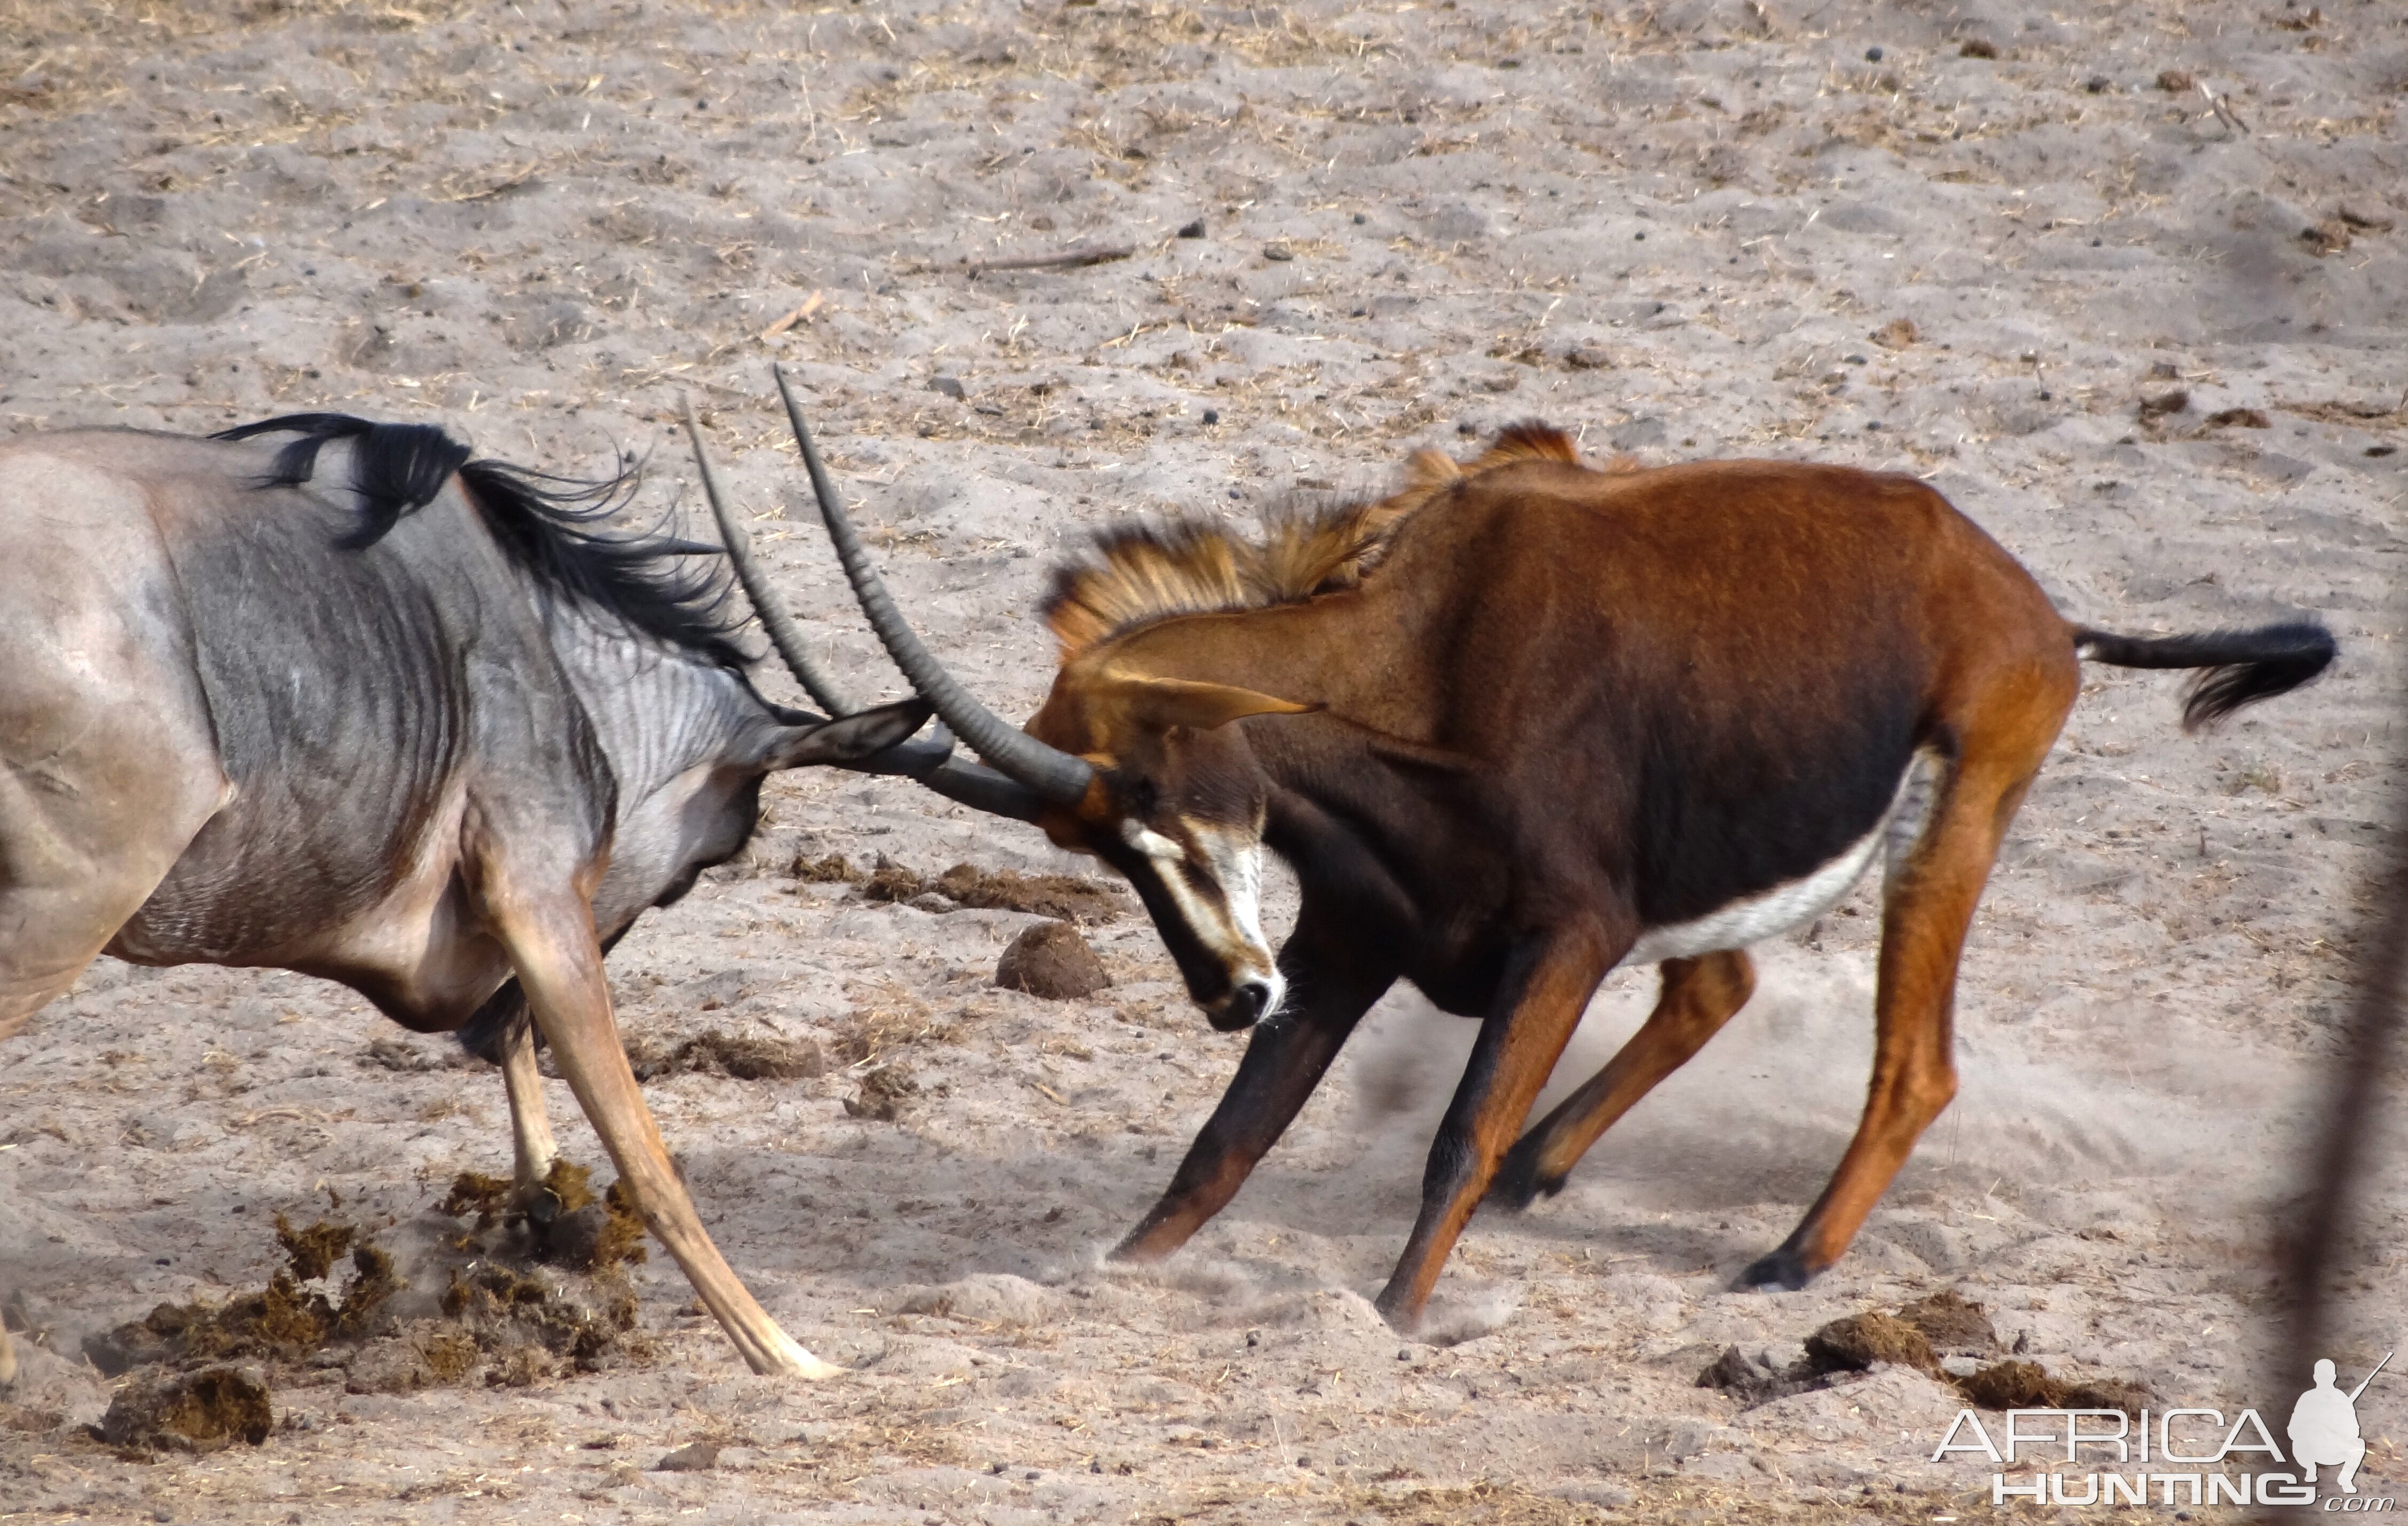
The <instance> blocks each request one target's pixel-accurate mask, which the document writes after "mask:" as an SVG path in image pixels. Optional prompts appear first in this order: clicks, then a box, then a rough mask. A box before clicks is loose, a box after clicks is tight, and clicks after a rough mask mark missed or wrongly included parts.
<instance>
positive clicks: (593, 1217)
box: [435, 1160, 645, 1272]
mask: <svg viewBox="0 0 2408 1526" xmlns="http://www.w3.org/2000/svg"><path fill="white" fill-rule="evenodd" d="M514 1196H515V1192H514V1190H513V1188H512V1186H511V1184H510V1183H509V1181H507V1180H505V1179H504V1178H502V1177H488V1176H485V1175H483V1174H482V1173H481V1172H476V1171H463V1172H461V1173H460V1175H459V1176H457V1177H453V1178H452V1191H451V1192H450V1193H449V1194H447V1195H446V1196H445V1197H444V1199H443V1201H442V1202H441V1203H438V1204H437V1205H436V1207H435V1211H436V1212H437V1213H441V1214H449V1215H450V1216H452V1218H454V1219H467V1218H470V1217H473V1218H475V1219H476V1220H477V1233H478V1234H483V1233H484V1232H486V1231H489V1230H491V1229H493V1228H494V1227H495V1225H496V1224H499V1225H500V1226H501V1227H502V1230H503V1232H504V1234H506V1235H507V1236H509V1238H507V1239H504V1240H501V1241H497V1242H493V1243H480V1242H479V1241H478V1240H477V1239H476V1238H475V1237H474V1236H473V1235H463V1236H461V1237H460V1238H459V1239H458V1240H456V1241H454V1242H453V1243H452V1248H454V1249H456V1250H467V1251H475V1252H478V1253H480V1254H482V1255H486V1256H502V1257H505V1258H506V1259H518V1260H526V1261H539V1262H548V1263H550V1264H552V1265H554V1266H565V1267H566V1268H568V1269H569V1270H571V1271H576V1272H598V1271H603V1270H606V1269H607V1268H609V1267H612V1266H616V1265H618V1264H619V1263H620V1262H640V1261H642V1260H643V1259H644V1257H645V1250H644V1244H643V1240H644V1220H643V1219H642V1217H641V1216H640V1215H638V1213H637V1212H636V1205H635V1204H634V1202H633V1201H632V1200H630V1199H629V1198H628V1196H627V1194H626V1191H625V1190H624V1188H623V1187H622V1186H621V1185H620V1184H619V1183H617V1182H615V1181H614V1182H612V1183H611V1184H610V1187H609V1191H606V1192H604V1193H603V1194H602V1196H601V1198H600V1199H598V1200H597V1199H596V1198H595V1196H594V1186H593V1174H592V1173H591V1172H589V1171H587V1170H586V1169H585V1167H583V1166H581V1165H572V1164H570V1163H569V1162H566V1161H562V1160H555V1161H553V1162H552V1170H551V1172H550V1173H549V1174H547V1175H546V1176H545V1177H544V1178H543V1190H542V1191H539V1192H537V1193H535V1194H534V1195H533V1196H532V1197H530V1198H529V1199H527V1201H525V1202H524V1203H517V1202H514V1201H513V1198H514Z"/></svg>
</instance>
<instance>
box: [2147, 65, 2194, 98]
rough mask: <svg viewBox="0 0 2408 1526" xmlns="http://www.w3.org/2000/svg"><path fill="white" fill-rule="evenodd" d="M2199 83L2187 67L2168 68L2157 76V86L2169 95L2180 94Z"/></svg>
mask: <svg viewBox="0 0 2408 1526" xmlns="http://www.w3.org/2000/svg"><path fill="white" fill-rule="evenodd" d="M2198 83H2199V80H2198V79H2197V78H2195V77H2194V76H2193V75H2192V74H2191V73H2190V71H2189V70H2187V69H2168V70H2166V71H2165V72H2164V73H2162V74H2160V75H2158V76H2157V88H2158V89H2159V90H2161V91H2164V92H2165V93H2167V94H2169V95H2179V94H2181V93H2183V92H2184V91H2186V90H2188V89H2190V88H2191V87H2192V86H2193V85H2196V84H2198Z"/></svg>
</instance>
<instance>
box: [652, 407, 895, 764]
mask: <svg viewBox="0 0 2408 1526" xmlns="http://www.w3.org/2000/svg"><path fill="white" fill-rule="evenodd" d="M679 401H680V402H681V403H682V404H684V406H685V433H686V438H688V439H690V440H692V441H693V442H694V464H695V466H696V467H697V468H699V469H700V471H701V473H702V493H703V496H704V497H706V498H708V499H710V517H711V518H712V519H713V520H715V521H718V523H719V539H720V542H721V544H722V545H724V546H725V547H726V549H727V561H728V563H729V565H731V566H733V567H734V568H735V569H736V580H737V582H738V583H739V584H741V585H742V586H743V589H744V596H745V597H746V598H748V599H750V600H752V601H753V613H754V614H755V615H758V616H759V617H760V618H761V628H762V629H763V630H765V631H767V632H768V633H769V644H770V645H771V646H773V647H775V648H777V649H778V655H779V656H780V657H781V658H783V659H784V660H785V663H786V670H787V671H788V672H790V673H792V674H793V675H794V676H795V677H796V681H797V682H799V683H800V684H801V685H802V686H803V688H804V689H806V690H807V691H809V692H810V696H811V699H812V701H813V702H814V703H816V704H817V705H818V706H819V707H820V708H821V709H823V710H825V711H826V712H827V713H828V714H830V715H832V716H848V715H851V714H853V712H854V711H855V710H857V709H859V708H860V707H861V706H857V705H855V704H853V701H851V700H849V699H847V698H845V697H844V692H843V691H841V690H839V689H838V688H837V687H836V685H834V684H832V683H830V682H828V680H827V675H825V674H824V673H822V672H821V671H820V669H819V664H818V663H814V662H812V661H811V654H810V649H809V648H807V647H806V646H804V644H803V633H802V629H801V627H799V626H797V625H796V623H795V617H794V616H793V615H792V614H791V613H789V612H788V611H787V608H786V601H785V600H783V599H781V598H780V597H778V591H777V590H776V589H774V588H772V587H770V586H769V574H768V572H767V569H766V568H764V567H763V566H762V565H761V560H760V558H758V557H756V556H754V555H753V537H752V536H751V535H747V534H746V533H745V530H744V527H743V526H742V525H740V524H738V523H737V522H736V516H735V515H734V514H732V513H730V512H729V511H728V507H727V499H726V497H725V495H724V494H723V493H722V492H720V491H719V472H718V470H717V468H715V467H713V466H712V465H711V464H710V451H709V450H708V449H705V448H704V446H703V443H702V424H701V421H698V420H697V419H695V416H694V396H693V394H692V393H688V394H686V395H685V396H683V397H681V399H679Z"/></svg>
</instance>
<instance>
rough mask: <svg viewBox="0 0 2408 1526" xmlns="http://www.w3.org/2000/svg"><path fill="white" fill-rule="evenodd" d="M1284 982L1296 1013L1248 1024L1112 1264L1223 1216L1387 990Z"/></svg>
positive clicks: (1164, 1250) (1142, 1255)
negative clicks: (1172, 1168) (1238, 1056)
mask: <svg viewBox="0 0 2408 1526" xmlns="http://www.w3.org/2000/svg"><path fill="white" fill-rule="evenodd" d="M1282 963H1283V964H1284V963H1287V962H1286V961H1285V960H1283V961H1282ZM1291 978H1292V980H1293V981H1294V983H1295V985H1296V986H1297V987H1298V988H1300V989H1301V990H1302V991H1303V992H1304V1002H1303V1005H1302V1006H1300V1007H1299V1008H1297V1009H1296V1010H1295V1011H1293V1012H1291V1013H1287V1014H1274V1015H1273V1016H1271V1017H1270V1018H1268V1019H1266V1020H1263V1021H1262V1022H1261V1023H1259V1024H1257V1025H1256V1027H1255V1029H1254V1035H1253V1036H1252V1037H1251V1038H1250V1039H1248V1040H1247V1043H1246V1057H1245V1058H1244V1059H1243V1060H1240V1062H1238V1074H1237V1076H1236V1077H1234V1078H1232V1079H1231V1080H1230V1082H1229V1090H1228V1091H1225V1092H1223V1093H1222V1095H1221V1102H1220V1105H1218V1106H1216V1107H1214V1108H1213V1109H1212V1116H1211V1119H1209V1120H1206V1122H1205V1124H1204V1127H1203V1129H1202V1131H1201V1132H1199V1133H1198V1134H1197V1135H1196V1143H1195V1144H1193V1145H1191V1146H1189V1147H1188V1149H1187V1156H1186V1158H1185V1159H1184V1160H1183V1161H1181V1162H1179V1170H1178V1172H1177V1174H1175V1175H1174V1176H1173V1177H1171V1178H1170V1187H1169V1189H1168V1191H1165V1192H1164V1193H1163V1194H1162V1198H1161V1201H1159V1202H1157V1203H1156V1204H1154V1208H1153V1210H1152V1211H1151V1212H1149V1213H1148V1214H1147V1215H1146V1216H1145V1217H1144V1218H1143V1219H1140V1220H1139V1221H1138V1226H1137V1228H1135V1229H1133V1230H1131V1231H1129V1232H1128V1235H1127V1237H1126V1238H1125V1239H1123V1240H1122V1241H1121V1243H1120V1244H1119V1245H1118V1246H1117V1247H1115V1248H1113V1250H1112V1259H1113V1260H1114V1261H1136V1262H1150V1261H1160V1260H1161V1259H1162V1258H1163V1257H1165V1256H1168V1255H1169V1254H1170V1253H1171V1252H1172V1251H1174V1250H1176V1249H1178V1248H1180V1247H1181V1246H1183V1245H1185V1244H1186V1243H1187V1240H1188V1237H1189V1236H1190V1235H1192V1234H1195V1233H1196V1232H1197V1230H1199V1229H1201V1228H1203V1227H1204V1225H1205V1223H1206V1222H1207V1221H1209V1220H1210V1219H1211V1217H1212V1216H1213V1215H1214V1214H1216V1213H1219V1212H1220V1211H1221V1210H1222V1209H1223V1208H1224V1207H1226V1206H1227V1205H1228V1202H1229V1200H1230V1199H1231V1198H1233V1197H1235V1196H1237V1195H1238V1189H1239V1188H1240V1187H1241V1186H1243V1185H1245V1180H1246V1177H1248V1176H1249V1175H1250V1174H1251V1173H1252V1172H1253V1171H1254V1166H1255V1164H1256V1163H1257V1162H1260V1161H1261V1160H1262V1158H1263V1156H1264V1155H1265V1154H1266V1153H1268V1152H1269V1149H1270V1148H1271V1146H1272V1145H1274V1144H1276V1143H1278V1141H1279V1136H1280V1135H1281V1134H1283V1133H1284V1132H1286V1129H1287V1126H1288V1125H1289V1124H1290V1123H1291V1122H1293V1121H1295V1120H1296V1115H1297V1112H1299V1111H1300V1110H1302V1108H1303V1106H1304V1104H1305V1100H1306V1099H1307V1098H1309V1097H1311V1096H1312V1089H1313V1088H1314V1087H1316V1086H1318V1085H1319V1084H1320V1083H1321V1077H1323V1076H1325V1075H1326V1074H1327V1073H1328V1070H1329V1062H1330V1061H1332V1060H1334V1059H1336V1058H1337V1057H1338V1050H1339V1048H1340V1046H1341V1045H1343V1044H1344V1043H1345V1042H1346V1035H1347V1034H1351V1033H1353V1032H1354V1031H1355V1024H1356V1023H1357V1022H1359V1021H1361V1020H1362V1018H1363V1014H1364V1013H1366V1012H1368V1011H1369V1010H1370V1008H1371V1004H1372V1003H1373V1002H1376V1001H1378V1000H1379V999H1380V993H1381V992H1382V991H1385V990H1386V989H1387V982H1386V981H1385V980H1379V981H1369V980H1366V981H1358V982H1344V983H1341V982H1340V981H1338V980H1336V979H1334V978H1331V977H1325V976H1318V975H1301V976H1298V975H1292V976H1291Z"/></svg>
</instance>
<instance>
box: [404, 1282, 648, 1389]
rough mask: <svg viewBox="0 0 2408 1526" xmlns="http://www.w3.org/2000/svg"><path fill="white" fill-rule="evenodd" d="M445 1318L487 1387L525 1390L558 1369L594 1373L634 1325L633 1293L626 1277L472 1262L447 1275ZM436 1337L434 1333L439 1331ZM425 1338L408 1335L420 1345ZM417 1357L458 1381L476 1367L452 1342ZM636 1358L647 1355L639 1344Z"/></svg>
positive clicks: (634, 1293) (422, 1351) (618, 1346)
mask: <svg viewBox="0 0 2408 1526" xmlns="http://www.w3.org/2000/svg"><path fill="white" fill-rule="evenodd" d="M442 1307H443V1313H444V1314H445V1316H446V1317H447V1318H449V1319H452V1320H453V1321H454V1322H455V1323H456V1325H457V1327H458V1329H459V1330H460V1331H461V1332H463V1333H465V1334H466V1336H467V1337H468V1339H469V1340H470V1342H471V1343H472V1344H473V1347H474V1348H475V1351H476V1354H477V1357H478V1358H481V1359H482V1362H483V1363H484V1366H485V1374H484V1379H485V1382H486V1384H487V1385H488V1386H489V1387H493V1388H523V1387H525V1386H526V1385H528V1384H530V1383H536V1382H540V1381H543V1380H546V1379H549V1378H552V1377H556V1376H560V1375H561V1374H562V1373H563V1372H566V1371H575V1372H593V1371H595V1370H597V1369H598V1368H599V1367H600V1365H601V1362H602V1359H603V1358H604V1357H606V1356H608V1355H609V1354H611V1353H612V1352H613V1351H614V1350H615V1349H617V1348H620V1347H621V1346H622V1345H623V1344H627V1343H625V1341H624V1337H625V1336H626V1335H627V1333H628V1332H630V1331H632V1330H634V1329H635V1328H636V1292H635V1290H634V1289H633V1288H632V1287H630V1286H629V1285H628V1283H627V1279H626V1276H625V1275H624V1273H622V1272H619V1271H616V1270H612V1271H609V1272H607V1273H604V1274H603V1275H600V1276H590V1277H564V1276H560V1275H558V1274H556V1273H553V1272H551V1271H549V1270H548V1269H540V1268H538V1269H535V1270H531V1271H521V1270H519V1269H517V1268H515V1267H511V1266H507V1265H504V1264H502V1263H500V1262H489V1261H480V1262H470V1263H469V1264H468V1265H466V1266H465V1267H455V1268H453V1269H452V1283H451V1286H450V1287H448V1288H446V1289H445V1290H444V1291H443V1303H442ZM437 1333H439V1332H437ZM426 1335H427V1333H423V1332H412V1333H410V1335H406V1336H405V1337H404V1338H405V1339H409V1338H411V1337H412V1336H414V1337H415V1338H416V1339H417V1340H418V1341H420V1342H422V1343H423V1342H424V1341H425V1340H426ZM420 1351H421V1355H422V1356H423V1358H424V1359H425V1361H426V1362H427V1365H428V1367H429V1369H430V1371H432V1370H433V1369H435V1368H436V1367H437V1364H438V1362H445V1363H448V1364H449V1365H450V1367H451V1369H452V1372H454V1373H455V1374H456V1376H452V1377H450V1378H448V1379H439V1380H448V1381H463V1380H466V1378H467V1377H468V1376H469V1375H470V1374H471V1373H472V1372H474V1371H475V1370H476V1367H477V1365H478V1362H476V1361H474V1360H472V1359H470V1358H469V1357H468V1355H467V1354H466V1352H465V1351H463V1350H461V1349H460V1348H458V1347H457V1346H456V1345H454V1346H451V1347H448V1348H433V1349H430V1348H427V1347H426V1346H425V1345H423V1344H422V1345H421V1347H420ZM635 1354H637V1355H638V1356H643V1355H649V1351H648V1350H647V1349H644V1348H642V1347H641V1346H640V1345H638V1348H637V1349H636V1352H635Z"/></svg>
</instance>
